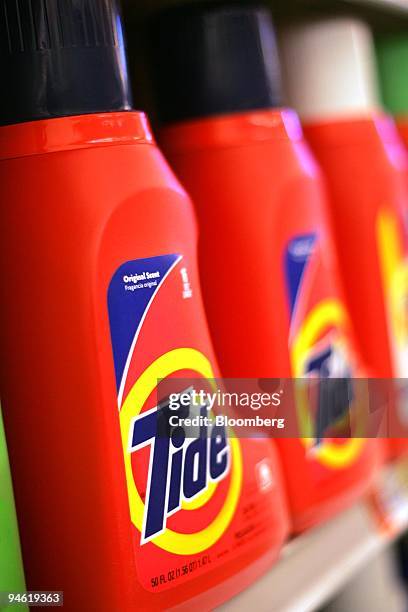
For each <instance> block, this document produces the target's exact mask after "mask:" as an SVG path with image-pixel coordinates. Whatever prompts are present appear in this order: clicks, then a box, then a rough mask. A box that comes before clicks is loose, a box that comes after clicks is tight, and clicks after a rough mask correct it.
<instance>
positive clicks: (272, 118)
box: [160, 108, 303, 153]
mask: <svg viewBox="0 0 408 612" xmlns="http://www.w3.org/2000/svg"><path fill="white" fill-rule="evenodd" d="M302 139H303V133H302V127H301V125H300V121H299V119H298V116H297V114H296V113H295V112H294V111H292V110H291V109H275V108H271V109H268V108H267V109H260V110H252V111H246V112H241V113H231V114H226V115H217V116H213V117H205V118H203V119H190V120H188V121H182V122H180V123H174V124H172V125H169V126H165V127H163V128H162V129H161V131H160V142H163V144H164V146H165V148H166V151H169V152H172V153H177V152H179V151H182V152H185V151H186V150H192V149H208V148H218V147H221V148H222V147H235V146H245V145H248V143H255V142H266V141H274V140H275V141H276V140H280V141H282V140H287V141H292V142H298V141H301V140H302Z"/></svg>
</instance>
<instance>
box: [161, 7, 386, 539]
mask: <svg viewBox="0 0 408 612" xmlns="http://www.w3.org/2000/svg"><path fill="white" fill-rule="evenodd" d="M154 31H155V32H156V36H155V38H154V41H153V55H152V57H153V66H154V75H155V83H156V94H157V104H158V115H159V118H160V119H161V121H162V123H163V127H162V130H161V133H160V139H161V143H162V145H163V147H164V151H165V153H166V155H167V156H168V159H169V160H170V162H171V164H172V165H173V167H174V169H175V171H176V173H177V175H178V176H179V178H180V179H181V181H182V183H183V184H184V185H185V187H186V188H187V190H188V191H189V193H190V195H191V196H192V198H193V202H194V204H195V206H196V210H197V214H198V219H199V226H200V242H199V265H200V272H201V278H202V284H203V294H204V301H205V306H206V310H207V313H208V319H209V325H210V331H211V333H212V337H213V341H214V346H215V349H216V354H217V356H218V359H219V363H220V368H221V372H222V374H223V375H224V376H226V377H253V378H260V377H289V376H291V375H293V376H296V377H301V376H305V375H306V376H315V375H322V376H323V375H324V374H323V372H326V373H329V374H332V375H333V374H334V375H335V376H346V375H347V373H349V372H350V371H352V372H353V375H358V373H359V372H362V369H361V364H360V363H359V358H358V355H357V352H356V351H355V349H354V347H353V340H352V337H351V334H350V329H349V322H348V316H347V313H346V310H345V308H344V306H343V304H342V299H341V290H340V288H339V286H338V282H337V280H338V279H337V273H336V268H335V262H334V255H333V253H332V249H331V243H330V237H329V235H328V227H327V223H326V213H325V207H326V200H325V195H324V192H323V188H322V183H321V177H320V172H319V169H318V167H317V165H316V163H315V161H314V159H313V157H312V155H311V153H310V151H309V149H308V147H307V145H306V143H305V141H304V139H303V135H302V129H301V126H300V124H299V121H298V118H297V116H296V114H295V113H294V112H293V111H292V110H289V109H282V108H281V102H280V91H279V65H278V62H277V54H276V47H275V35H274V31H273V27H272V24H271V21H270V17H269V14H268V13H267V12H266V11H264V10H258V9H254V8H245V7H218V8H205V7H204V8H201V9H197V10H196V9H195V8H194V7H192V8H190V9H189V10H188V9H187V8H185V7H181V8H180V9H179V10H175V11H173V12H166V13H164V14H163V15H162V17H161V18H159V20H158V22H157V23H156V24H155V30H154ZM334 362H336V363H337V364H338V365H339V366H340V368H339V369H338V370H337V371H336V373H334V371H333V369H332V366H333V364H334ZM308 408H310V406H308V404H307V403H306V411H307V410H308ZM305 420H306V422H308V414H306V418H305ZM303 431H304V433H305V438H308V439H307V440H306V439H304V440H302V439H281V440H279V450H280V456H281V458H282V462H283V466H284V471H285V477H286V483H287V487H288V491H289V504H290V509H291V515H292V523H293V529H294V530H296V531H299V530H302V529H305V528H307V527H309V526H311V525H313V524H316V523H318V522H320V521H322V520H324V519H326V518H327V517H329V516H331V515H332V514H333V513H334V512H335V511H338V510H340V509H341V508H343V507H344V506H346V505H347V504H348V503H350V502H351V501H352V500H353V499H355V498H356V496H357V495H358V494H359V493H361V492H362V491H363V490H364V489H365V488H366V487H367V485H368V483H369V481H370V477H371V476H372V474H373V473H374V470H375V465H376V453H375V451H374V449H375V447H376V444H375V442H373V441H364V440H362V439H349V440H339V439H338V440H328V439H327V440H324V441H323V442H322V443H321V444H317V443H316V444H314V443H313V436H314V432H310V430H309V429H307V430H305V429H304V428H303Z"/></svg>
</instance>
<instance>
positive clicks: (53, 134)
mask: <svg viewBox="0 0 408 612" xmlns="http://www.w3.org/2000/svg"><path fill="white" fill-rule="evenodd" d="M153 143H154V138H153V135H152V132H151V129H150V125H149V121H148V119H147V117H146V115H145V114H144V113H142V112H137V111H125V112H124V111H122V112H112V113H97V114H90V115H77V116H71V117H61V118H58V119H44V120H39V121H30V122H27V123H18V124H15V125H9V126H5V127H1V128H0V160H1V159H11V158H16V157H25V156H28V155H40V154H44V153H55V152H57V151H70V150H74V149H88V148H93V147H107V146H112V145H120V144H121V145H124V144H153Z"/></svg>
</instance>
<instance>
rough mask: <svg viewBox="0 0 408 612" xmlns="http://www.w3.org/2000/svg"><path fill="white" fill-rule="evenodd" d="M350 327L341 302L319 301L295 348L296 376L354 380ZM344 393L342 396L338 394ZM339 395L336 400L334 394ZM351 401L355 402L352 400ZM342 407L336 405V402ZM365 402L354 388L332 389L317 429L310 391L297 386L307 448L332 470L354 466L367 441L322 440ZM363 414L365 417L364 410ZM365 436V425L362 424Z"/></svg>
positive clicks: (304, 440)
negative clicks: (333, 425)
mask: <svg viewBox="0 0 408 612" xmlns="http://www.w3.org/2000/svg"><path fill="white" fill-rule="evenodd" d="M347 327H348V317H347V313H346V311H345V309H344V307H343V305H342V304H341V302H340V301H339V300H337V299H334V298H332V299H330V298H329V299H326V300H323V301H321V302H319V303H318V304H317V305H316V306H315V307H314V308H313V309H312V310H311V312H310V313H309V314H308V316H307V317H306V318H305V320H304V321H303V323H302V325H301V327H300V329H299V331H298V333H297V335H296V337H295V339H294V341H293V343H292V346H291V357H292V370H293V373H294V376H295V377H298V378H303V377H305V376H306V377H319V378H328V377H339V378H343V379H344V378H345V379H346V380H347V379H348V378H349V377H350V373H351V371H350V368H349V366H348V365H347V364H348V362H349V359H350V349H349V346H348V343H347V341H346V339H345V333H344V331H343V330H345V329H347ZM339 391H341V393H340V394H339V393H338V392H339ZM335 393H336V400H335V399H334V395H335ZM350 400H351V401H350ZM335 401H336V402H337V401H338V404H337V405H336V404H334V403H333V402H335ZM361 401H365V400H364V398H362V397H352V394H351V390H350V388H348V389H332V393H331V398H330V397H327V398H326V400H325V402H324V403H323V402H319V405H318V415H317V418H318V420H319V421H320V425H321V427H318V428H317V432H316V430H315V427H314V419H313V418H312V417H311V406H310V401H309V397H308V393H307V389H304V388H302V386H301V385H297V387H296V407H297V413H298V419H299V424H300V430H301V432H302V435H303V443H304V445H305V447H306V448H307V449H308V450H309V451H310V452H313V456H314V457H315V458H316V459H317V460H318V461H319V462H320V463H322V464H323V465H325V466H326V467H328V468H330V469H342V468H344V467H347V466H349V465H351V464H352V463H353V462H354V461H355V460H356V459H357V458H358V456H359V455H360V453H361V451H362V448H363V446H364V439H362V438H350V439H347V440H342V442H341V444H339V443H338V442H337V443H336V441H335V440H327V439H322V436H323V433H324V429H325V428H327V427H328V425H329V424H330V423H331V422H332V421H333V419H334V418H335V417H337V418H341V417H342V416H344V415H345V414H346V412H347V413H348V411H349V410H351V409H352V406H353V404H354V402H361ZM359 414H363V413H362V412H361V411H360V412H359ZM359 426H360V429H361V430H362V435H363V429H364V428H363V424H359Z"/></svg>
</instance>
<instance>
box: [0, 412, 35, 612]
mask: <svg viewBox="0 0 408 612" xmlns="http://www.w3.org/2000/svg"><path fill="white" fill-rule="evenodd" d="M0 491H1V497H0V500H1V501H0V593H1V595H0V607H1V609H2V610H9V609H10V610H12V609H17V610H28V608H27V606H25V605H24V604H20V605H18V604H16V603H13V606H11V605H10V602H9V600H8V597H7V593H24V592H25V584H24V572H23V566H22V560H21V551H20V541H19V535H18V525H17V519H16V514H15V507H14V498H13V489H12V483H11V476H10V468H9V462H8V456H7V446H6V439H5V437H4V429H3V421H2V417H1V412H0Z"/></svg>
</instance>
